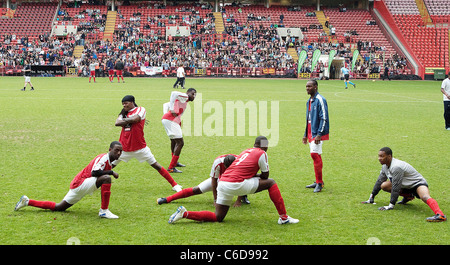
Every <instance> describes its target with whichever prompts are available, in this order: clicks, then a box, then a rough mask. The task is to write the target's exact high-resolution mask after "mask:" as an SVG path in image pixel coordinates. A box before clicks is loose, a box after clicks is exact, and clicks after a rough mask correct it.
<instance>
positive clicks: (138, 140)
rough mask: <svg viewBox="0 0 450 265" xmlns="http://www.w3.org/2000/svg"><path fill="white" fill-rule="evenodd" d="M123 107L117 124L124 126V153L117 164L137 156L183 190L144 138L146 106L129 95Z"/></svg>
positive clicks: (121, 135)
mask: <svg viewBox="0 0 450 265" xmlns="http://www.w3.org/2000/svg"><path fill="white" fill-rule="evenodd" d="M122 106H123V109H122V111H121V112H120V114H119V117H118V118H117V120H116V124H115V125H116V126H120V127H122V132H121V133H120V138H119V141H120V143H122V146H123V153H122V155H121V156H120V158H119V159H118V160H117V161H115V162H114V164H115V165H117V164H119V162H120V161H124V162H128V161H129V160H130V159H132V158H136V159H137V160H138V161H139V162H141V163H142V162H144V161H145V162H147V163H148V164H149V165H151V166H152V167H153V168H154V169H156V170H157V171H158V173H159V174H160V175H161V176H163V177H164V178H165V179H166V180H167V181H168V182H169V183H170V185H172V189H173V190H174V191H176V192H178V191H181V189H182V187H181V186H180V185H178V184H177V182H176V181H175V180H174V179H173V178H172V176H171V175H170V174H169V172H167V170H166V169H165V168H164V167H162V166H161V165H160V164H159V163H158V162H157V161H156V159H155V156H154V155H153V154H152V152H151V151H150V148H149V147H148V146H147V143H146V142H145V138H144V125H145V116H146V110H145V108H144V107H138V106H137V104H136V102H135V98H134V96H131V95H127V96H125V97H124V98H123V99H122Z"/></svg>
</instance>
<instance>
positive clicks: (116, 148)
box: [109, 141, 123, 162]
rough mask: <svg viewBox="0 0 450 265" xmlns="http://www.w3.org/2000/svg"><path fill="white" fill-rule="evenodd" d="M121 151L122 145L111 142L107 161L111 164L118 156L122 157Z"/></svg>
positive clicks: (117, 142)
mask: <svg viewBox="0 0 450 265" xmlns="http://www.w3.org/2000/svg"><path fill="white" fill-rule="evenodd" d="M122 151H123V149H122V144H121V143H120V142H119V141H113V142H111V144H110V145H109V160H110V161H111V162H112V161H114V160H117V159H119V157H120V155H122Z"/></svg>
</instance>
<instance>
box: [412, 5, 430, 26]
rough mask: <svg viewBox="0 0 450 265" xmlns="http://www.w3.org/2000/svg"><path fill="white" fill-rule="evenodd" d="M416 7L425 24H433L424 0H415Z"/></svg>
mask: <svg viewBox="0 0 450 265" xmlns="http://www.w3.org/2000/svg"><path fill="white" fill-rule="evenodd" d="M415 1H416V5H417V8H418V9H419V12H420V15H421V16H422V19H423V22H424V24H425V25H431V24H433V21H431V17H430V13H428V9H427V7H426V6H425V2H424V1H423V0H415Z"/></svg>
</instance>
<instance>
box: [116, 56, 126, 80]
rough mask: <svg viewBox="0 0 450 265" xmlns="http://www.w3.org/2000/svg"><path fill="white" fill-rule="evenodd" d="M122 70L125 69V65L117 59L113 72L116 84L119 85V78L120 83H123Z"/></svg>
mask: <svg viewBox="0 0 450 265" xmlns="http://www.w3.org/2000/svg"><path fill="white" fill-rule="evenodd" d="M123 69H125V65H124V64H123V62H122V60H120V59H117V61H116V64H115V65H114V70H116V75H117V82H118V83H120V78H122V83H125V81H124V80H123Z"/></svg>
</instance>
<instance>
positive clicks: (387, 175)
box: [362, 147, 447, 222]
mask: <svg viewBox="0 0 450 265" xmlns="http://www.w3.org/2000/svg"><path fill="white" fill-rule="evenodd" d="M378 161H379V162H380V164H381V165H382V167H381V172H380V175H379V176H378V180H377V182H376V183H375V186H374V187H373V191H372V194H370V197H369V199H368V200H367V201H364V202H362V203H364V204H375V202H374V199H375V196H376V195H377V194H378V192H379V191H380V190H384V191H386V192H390V193H391V201H390V203H389V206H383V207H380V208H379V210H381V211H385V210H392V209H394V206H395V203H397V199H398V196H403V200H402V201H400V202H398V204H406V203H407V202H408V201H411V200H413V199H414V196H415V197H417V198H420V199H422V201H423V202H425V203H426V204H427V205H428V206H429V207H430V208H431V210H433V212H434V214H435V215H434V216H432V217H428V218H427V219H426V220H427V221H428V222H442V221H447V217H446V216H445V215H444V213H443V212H442V211H441V209H440V208H439V205H438V203H437V202H436V200H435V199H433V198H431V196H430V191H429V189H428V183H427V181H426V180H425V178H424V177H423V176H422V175H421V174H420V173H419V172H418V171H417V170H416V169H414V168H413V167H412V166H411V165H410V164H408V163H406V162H404V161H401V160H398V159H395V158H393V157H392V150H391V149H390V148H389V147H383V148H381V149H380V151H379V152H378Z"/></svg>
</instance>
